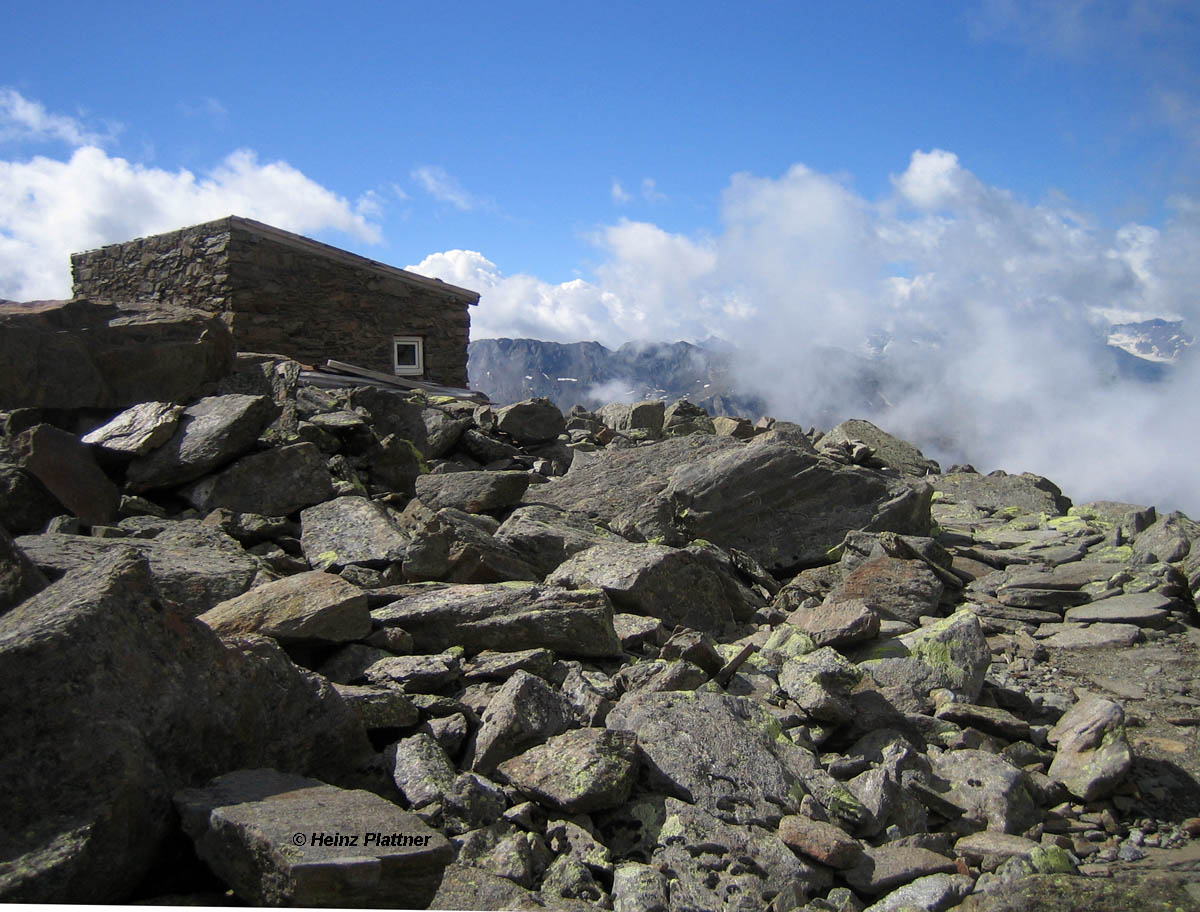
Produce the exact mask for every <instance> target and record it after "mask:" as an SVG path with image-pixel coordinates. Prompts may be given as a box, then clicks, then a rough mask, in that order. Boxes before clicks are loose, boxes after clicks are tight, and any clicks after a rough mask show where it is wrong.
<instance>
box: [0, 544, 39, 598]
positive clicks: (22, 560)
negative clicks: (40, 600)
mask: <svg viewBox="0 0 1200 912" xmlns="http://www.w3.org/2000/svg"><path fill="white" fill-rule="evenodd" d="M46 586H47V583H46V577H45V576H43V575H42V571H41V570H39V569H38V568H37V567H36V566H34V563H33V561H31V560H30V559H29V558H28V557H26V556H25V552H24V551H22V550H21V549H20V548H18V547H17V543H16V542H14V541H13V540H12V536H11V535H9V534H8V533H7V532H6V531H5V530H4V527H3V526H0V614H3V613H4V612H6V611H8V609H9V608H12V607H14V606H15V605H19V604H21V602H23V601H25V599H27V598H29V597H30V596H32V595H36V594H37V593H39V592H41V591H42V590H43V589H45V588H46Z"/></svg>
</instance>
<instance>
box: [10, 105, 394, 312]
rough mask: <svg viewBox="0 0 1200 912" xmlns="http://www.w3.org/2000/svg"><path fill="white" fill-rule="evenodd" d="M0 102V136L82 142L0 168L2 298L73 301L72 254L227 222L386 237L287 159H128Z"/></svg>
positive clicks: (37, 111) (71, 125)
mask: <svg viewBox="0 0 1200 912" xmlns="http://www.w3.org/2000/svg"><path fill="white" fill-rule="evenodd" d="M11 96H12V93H11V92H10V93H9V95H7V96H5V95H0V135H6V134H10V133H12V132H13V131H16V130H19V129H23V130H25V131H26V134H27V135H30V134H31V133H33V132H36V133H37V134H38V135H39V136H40V137H41V138H43V139H46V138H55V139H58V140H62V141H64V142H68V143H70V144H72V145H76V146H77V148H75V149H74V151H73V152H72V153H71V154H70V156H69V157H67V158H65V159H60V158H54V157H49V156H44V155H39V156H35V157H33V158H31V159H28V160H8V161H0V298H7V299H10V300H33V299H38V298H61V297H66V296H68V295H69V294H70V291H71V279H70V254H71V253H73V252H77V251H81V250H89V249H92V248H94V247H99V246H102V245H104V244H109V243H115V242H118V241H124V240H128V239H130V238H134V237H142V236H145V235H148V234H155V233H158V232H162V231H170V230H173V229H175V228H179V227H181V226H184V225H193V224H196V223H199V222H204V221H209V220H211V219H216V218H222V217H224V216H226V215H241V216H245V217H247V218H254V219H259V220H261V221H264V222H269V223H270V224H272V225H276V226H278V227H280V228H283V229H285V230H288V231H295V232H299V233H309V234H311V233H314V232H318V231H323V230H326V229H333V230H337V231H341V232H343V233H345V234H347V235H350V236H353V237H356V238H359V239H361V240H363V241H366V242H368V243H377V242H378V241H379V240H380V230H379V225H378V218H379V217H380V214H381V205H382V204H381V202H380V200H379V198H378V197H377V196H376V195H375V194H373V193H370V192H368V193H366V194H364V195H363V196H362V197H360V198H359V199H358V200H357V201H356V202H354V203H351V202H350V201H348V200H346V199H345V198H343V197H341V196H339V195H337V194H336V193H333V192H332V191H330V190H328V189H327V188H325V187H323V186H321V185H320V184H318V183H317V182H316V181H314V180H312V179H311V178H309V177H307V176H306V175H304V174H303V173H302V172H301V171H299V170H297V169H296V168H294V167H293V166H291V165H289V164H288V163H287V162H283V161H275V162H261V161H259V159H258V157H257V156H256V155H255V153H254V152H253V151H251V150H248V149H239V150H237V151H235V152H233V153H231V154H230V155H228V156H227V157H226V158H225V159H224V160H222V161H221V162H219V163H218V164H217V165H216V166H215V167H213V168H212V169H210V170H209V171H208V172H207V173H204V174H201V175H199V176H197V175H196V174H194V173H193V172H191V171H188V170H186V169H179V170H174V171H172V170H167V169H162V168H152V167H147V166H145V165H142V164H139V163H137V162H131V161H129V160H127V159H125V158H121V157H120V156H116V155H112V154H110V153H109V152H106V151H105V150H103V149H101V148H99V147H98V146H96V145H94V144H90V143H91V141H92V140H93V139H95V137H94V136H92V135H91V134H89V133H88V132H87V131H85V130H83V129H82V128H81V127H80V126H79V125H78V124H77V123H76V122H75V121H73V120H72V119H71V118H64V117H61V116H59V115H54V114H49V113H47V112H46V111H45V110H44V109H43V108H42V107H41V105H38V104H35V103H31V102H27V101H26V100H24V99H19V100H20V102H21V103H20V104H15V105H14V104H11V103H9V104H7V106H5V105H6V102H5V101H4V99H7V102H11V101H12V97H11Z"/></svg>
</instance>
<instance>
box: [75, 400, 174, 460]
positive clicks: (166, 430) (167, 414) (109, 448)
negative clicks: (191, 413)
mask: <svg viewBox="0 0 1200 912" xmlns="http://www.w3.org/2000/svg"><path fill="white" fill-rule="evenodd" d="M182 415H183V406H182V405H174V404H173V403H170V402H141V403H139V404H137V405H135V406H132V407H131V408H127V409H125V411H123V412H121V413H120V414H118V415H117V416H116V417H115V418H112V419H110V420H109V421H108V422H106V423H105V424H102V425H100V427H98V428H96V429H95V430H92V431H89V432H88V433H86V434H84V436H83V438H82V439H83V442H84V443H89V444H92V445H93V446H96V447H99V448H100V449H101V450H104V451H105V452H108V453H112V454H114V455H119V456H130V457H132V456H145V455H146V454H147V453H149V452H150V451H151V450H153V449H155V448H156V447H160V446H162V445H163V444H164V443H166V442H167V441H168V440H170V439H171V435H172V434H174V433H175V428H176V426H177V425H178V424H179V419H180V418H181V417H182Z"/></svg>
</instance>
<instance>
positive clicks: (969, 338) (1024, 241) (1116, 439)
mask: <svg viewBox="0 0 1200 912" xmlns="http://www.w3.org/2000/svg"><path fill="white" fill-rule="evenodd" d="M1172 207H1173V208H1172V216H1171V218H1170V219H1169V221H1168V222H1167V223H1166V224H1165V225H1164V226H1163V227H1162V228H1161V229H1158V228H1152V227H1149V226H1145V225H1127V226H1125V227H1123V228H1121V229H1120V230H1117V231H1105V230H1102V229H1101V228H1099V227H1097V226H1096V225H1094V224H1091V223H1090V222H1089V220H1088V217H1087V216H1086V215H1085V214H1082V213H1080V212H1079V211H1077V210H1075V209H1073V208H1072V207H1071V206H1070V204H1069V203H1068V202H1067V201H1065V200H1053V199H1052V200H1050V201H1046V202H1041V203H1036V204H1034V203H1029V202H1025V201H1022V200H1019V199H1017V198H1015V197H1014V196H1013V195H1012V194H1011V193H1009V192H1007V191H1005V190H1003V189H1000V188H996V187H991V186H988V185H986V184H985V183H983V182H982V181H980V180H979V179H978V178H977V177H976V176H975V175H974V174H972V173H971V172H970V171H969V170H968V169H966V168H965V167H963V165H962V164H961V163H960V162H959V161H958V159H957V157H956V156H955V155H953V154H952V153H950V152H946V151H943V150H932V151H929V152H922V151H918V152H915V153H914V154H913V156H912V158H911V161H910V162H909V163H908V166H907V168H905V170H904V171H903V172H901V173H899V174H896V175H893V177H892V192H891V193H890V194H889V195H888V196H887V197H886V198H884V199H882V200H874V201H872V200H867V199H865V198H863V197H862V196H860V195H859V194H857V193H856V192H855V191H854V189H853V188H852V187H850V186H848V185H847V184H845V183H844V182H842V181H839V180H837V179H835V178H833V177H830V176H828V175H824V174H820V173H817V172H815V171H812V170H811V169H809V168H806V167H805V166H803V165H795V166H793V167H792V168H791V169H789V170H788V171H787V173H786V174H784V175H782V176H780V177H777V178H764V177H757V176H753V175H749V174H738V175H734V177H733V178H732V179H731V181H730V184H729V186H728V187H727V188H726V190H725V192H724V197H723V204H722V217H723V225H722V228H721V231H720V232H719V233H718V234H716V235H714V236H700V237H687V236H683V235H679V234H672V233H669V232H666V231H664V230H662V229H661V228H659V227H657V226H655V225H652V224H647V223H643V222H632V221H622V222H620V223H618V224H615V225H610V226H607V227H605V228H603V229H602V230H600V231H599V232H597V234H596V236H595V241H596V243H597V245H598V246H599V247H600V248H601V249H602V250H603V251H604V252H605V255H606V259H605V261H604V262H603V264H602V265H601V266H600V267H599V268H598V269H597V270H596V277H595V281H593V282H584V281H582V280H576V281H572V282H568V283H564V284H559V285H554V284H550V283H547V282H543V281H540V280H538V279H536V278H534V277H532V276H505V275H504V274H503V273H502V272H501V271H500V270H499V269H498V268H497V266H496V265H495V264H493V263H491V262H490V261H488V260H487V259H485V258H484V257H483V256H482V255H481V254H478V253H474V252H471V251H461V250H453V251H447V252H444V253H439V254H435V255H433V256H431V257H428V258H427V259H426V260H424V261H423V262H422V263H420V264H417V265H416V266H414V267H411V268H414V269H416V270H418V271H420V272H425V273H428V274H431V275H436V276H439V277H441V278H444V279H446V280H447V281H451V282H456V283H459V284H463V285H467V286H468V287H473V288H476V289H478V290H480V291H481V292H482V294H483V297H482V301H481V304H480V307H479V308H478V310H477V312H476V313H475V315H474V319H475V336H476V337H477V338H483V337H487V336H534V337H538V338H544V339H551V340H555V341H576V340H580V339H596V340H598V341H601V342H604V343H606V344H610V345H616V344H620V343H621V342H623V341H626V340H628V339H648V340H661V341H670V340H675V339H687V340H697V339H704V338H708V337H718V338H721V339H724V340H726V341H728V342H730V343H733V344H734V345H736V346H738V347H739V348H740V349H741V350H742V351H743V353H744V357H743V358H742V359H741V362H740V363H741V368H740V369H741V373H742V382H743V383H744V384H745V386H746V388H747V390H748V391H753V392H755V393H758V394H759V395H761V396H763V397H764V398H765V399H766V400H767V401H768V402H769V403H770V405H771V408H772V410H773V412H774V414H776V416H777V417H781V418H783V417H786V418H790V419H793V420H797V421H801V422H810V423H816V424H819V425H825V424H828V423H829V422H830V421H831V420H840V419H841V418H845V417H867V418H870V419H873V420H876V421H877V422H878V423H880V424H881V425H883V426H884V427H886V428H888V429H890V430H893V431H894V432H896V433H898V434H901V435H905V436H908V437H910V438H912V439H915V440H917V441H918V442H920V443H921V444H922V445H923V446H924V447H925V448H926V449H927V451H929V452H930V453H931V454H932V455H935V456H936V457H937V458H940V459H941V460H943V462H944V463H948V462H962V461H970V462H972V463H974V464H975V465H976V466H977V467H979V468H980V469H981V470H985V471H986V470H990V469H992V468H998V467H1002V468H1005V469H1006V470H1009V471H1013V472H1017V471H1036V472H1040V473H1042V474H1045V475H1048V476H1049V477H1051V478H1052V479H1054V480H1056V481H1057V482H1059V483H1060V484H1062V485H1063V486H1064V487H1065V489H1066V490H1067V493H1068V494H1070V495H1071V496H1073V497H1075V498H1076V499H1077V500H1084V499H1091V498H1100V497H1107V498H1128V499H1131V500H1139V501H1147V502H1153V503H1157V504H1159V505H1160V506H1161V507H1165V508H1172V507H1180V508H1183V509H1186V510H1190V511H1191V512H1192V513H1193V514H1195V515H1200V486H1198V485H1197V483H1196V480H1195V476H1194V472H1193V468H1192V460H1191V457H1190V453H1191V452H1192V451H1193V450H1194V447H1195V444H1196V443H1197V442H1198V439H1200V421H1198V420H1197V419H1198V418H1200V414H1198V409H1197V404H1196V395H1195V391H1196V390H1197V388H1198V387H1197V380H1200V376H1197V374H1198V373H1200V359H1196V358H1192V359H1191V363H1190V364H1182V365H1179V366H1177V367H1176V368H1175V369H1174V370H1173V371H1172V372H1171V376H1170V377H1169V378H1168V379H1167V380H1165V381H1163V382H1161V383H1157V384H1146V383H1144V382H1140V381H1135V380H1130V379H1121V378H1119V377H1118V376H1116V373H1115V370H1114V366H1113V360H1112V358H1111V356H1110V352H1109V351H1107V350H1106V347H1105V337H1106V331H1107V327H1108V325H1109V324H1110V323H1111V322H1120V321H1124V320H1137V319H1143V318H1147V317H1150V316H1165V317H1170V318H1173V319H1179V318H1182V319H1184V320H1185V321H1187V323H1188V324H1190V325H1192V326H1194V325H1195V324H1196V317H1197V314H1196V309H1197V289H1200V258H1197V257H1196V256H1195V251H1196V250H1200V204H1197V202H1196V201H1194V200H1189V199H1182V198H1181V199H1176V200H1173V201H1172ZM869 345H874V346H875V349H874V351H875V353H876V354H878V351H879V349H880V348H883V350H884V351H885V359H884V362H883V363H884V364H885V365H886V368H885V370H886V379H885V382H884V384H883V386H882V387H881V388H880V389H879V390H878V391H877V392H878V395H869V394H868V393H869V392H870V391H865V390H864V387H863V384H862V382H861V376H860V374H861V368H862V362H861V361H858V360H857V359H854V358H846V357H841V358H838V357H831V356H830V349H836V350H841V351H845V352H851V353H860V354H867V351H866V348H867V347H868V346H869ZM877 366H878V362H877Z"/></svg>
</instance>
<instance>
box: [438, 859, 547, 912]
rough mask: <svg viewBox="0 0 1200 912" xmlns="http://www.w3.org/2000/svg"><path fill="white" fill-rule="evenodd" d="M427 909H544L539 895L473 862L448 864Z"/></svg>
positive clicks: (524, 911)
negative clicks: (470, 863) (469, 863)
mask: <svg viewBox="0 0 1200 912" xmlns="http://www.w3.org/2000/svg"><path fill="white" fill-rule="evenodd" d="M429 908H430V909H478V910H492V909H511V910H515V912H535V910H539V912H540V910H542V909H545V908H546V906H545V904H544V903H543V902H542V899H541V897H540V896H538V894H537V893H535V892H534V891H532V890H527V889H525V888H524V887H521V886H518V885H517V884H515V883H513V882H512V881H511V880H509V879H508V878H507V877H501V876H500V875H499V874H492V873H491V872H490V871H485V870H483V869H482V868H478V867H475V866H474V865H465V864H458V863H457V862H456V863H454V864H451V865H447V866H446V869H445V871H443V873H442V882H441V885H440V886H439V887H438V891H437V894H436V895H435V896H434V897H433V900H432V901H431V902H430V904H429Z"/></svg>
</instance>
